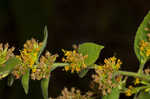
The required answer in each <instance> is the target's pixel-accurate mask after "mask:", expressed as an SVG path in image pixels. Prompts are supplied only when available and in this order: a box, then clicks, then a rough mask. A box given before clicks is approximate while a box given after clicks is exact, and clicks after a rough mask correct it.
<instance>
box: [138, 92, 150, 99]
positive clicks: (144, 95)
mask: <svg viewBox="0 0 150 99" xmlns="http://www.w3.org/2000/svg"><path fill="white" fill-rule="evenodd" d="M137 99H150V93H148V92H140V94H139V96H138V97H137Z"/></svg>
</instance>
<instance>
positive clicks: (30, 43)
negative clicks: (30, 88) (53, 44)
mask: <svg viewBox="0 0 150 99" xmlns="http://www.w3.org/2000/svg"><path fill="white" fill-rule="evenodd" d="M41 46H42V43H38V42H36V40H35V39H33V38H32V39H31V40H27V41H26V43H25V44H24V49H23V50H21V52H20V53H21V55H19V56H16V57H18V58H19V59H20V60H21V61H22V63H21V64H19V65H18V66H16V67H15V69H14V71H13V72H12V74H13V75H14V76H15V77H16V78H17V79H18V78H20V76H21V75H23V74H24V73H25V72H26V70H27V68H30V69H32V68H33V65H34V63H35V62H36V60H37V58H38V53H39V51H40V48H41Z"/></svg>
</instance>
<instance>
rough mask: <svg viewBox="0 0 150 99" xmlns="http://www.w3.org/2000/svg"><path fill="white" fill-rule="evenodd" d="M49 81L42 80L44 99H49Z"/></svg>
mask: <svg viewBox="0 0 150 99" xmlns="http://www.w3.org/2000/svg"><path fill="white" fill-rule="evenodd" d="M49 79H50V78H48V79H46V78H44V79H42V80H41V88H42V94H43V97H44V99H48V86H49Z"/></svg>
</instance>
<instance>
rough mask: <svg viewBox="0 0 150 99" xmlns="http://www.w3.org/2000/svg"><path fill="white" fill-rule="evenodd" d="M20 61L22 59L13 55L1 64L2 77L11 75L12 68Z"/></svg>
mask: <svg viewBox="0 0 150 99" xmlns="http://www.w3.org/2000/svg"><path fill="white" fill-rule="evenodd" d="M19 63H20V60H19V59H17V58H16V57H12V58H10V59H8V61H7V62H6V63H5V64H3V65H1V66H0V79H2V78H5V77H6V76H8V75H9V73H10V72H11V70H12V69H13V68H14V67H15V66H16V65H17V64H19Z"/></svg>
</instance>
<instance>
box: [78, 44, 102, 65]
mask: <svg viewBox="0 0 150 99" xmlns="http://www.w3.org/2000/svg"><path fill="white" fill-rule="evenodd" d="M103 48H104V46H101V45H98V44H95V43H88V42H87V43H83V44H80V45H79V49H78V52H79V53H82V54H83V55H88V58H86V59H85V64H86V65H88V66H89V65H92V64H94V63H95V62H96V60H97V59H98V57H99V54H100V52H101V50H102V49H103Z"/></svg>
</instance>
